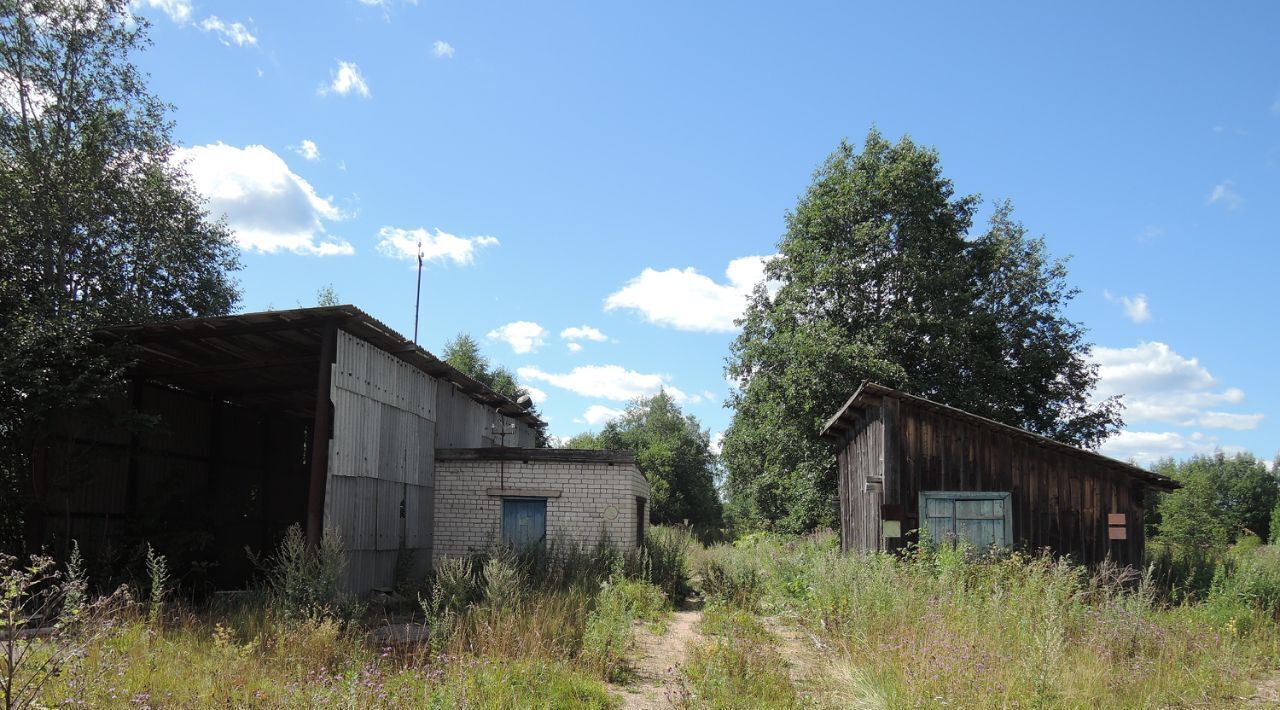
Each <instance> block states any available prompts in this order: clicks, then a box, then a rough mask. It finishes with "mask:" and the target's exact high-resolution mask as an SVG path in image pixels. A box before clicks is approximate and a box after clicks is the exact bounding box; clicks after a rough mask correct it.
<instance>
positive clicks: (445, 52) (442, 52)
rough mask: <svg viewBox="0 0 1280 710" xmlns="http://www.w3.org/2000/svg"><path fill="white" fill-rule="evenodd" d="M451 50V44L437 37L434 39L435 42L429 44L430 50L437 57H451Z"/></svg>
mask: <svg viewBox="0 0 1280 710" xmlns="http://www.w3.org/2000/svg"><path fill="white" fill-rule="evenodd" d="M453 51H454V50H453V45H451V44H449V43H448V42H445V41H444V40H439V39H438V40H436V43H435V44H434V45H432V46H431V52H432V53H433V54H435V55H436V57H437V58H439V59H453Z"/></svg>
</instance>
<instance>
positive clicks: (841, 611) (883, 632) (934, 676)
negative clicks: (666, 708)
mask: <svg viewBox="0 0 1280 710" xmlns="http://www.w3.org/2000/svg"><path fill="white" fill-rule="evenodd" d="M707 555H708V556H710V557H711V558H712V559H710V560H705V561H704V562H703V563H702V568H703V569H713V570H716V569H718V570H721V572H716V573H713V574H712V575H711V576H709V577H704V579H703V585H704V586H705V587H707V591H708V594H710V595H713V596H715V597H717V598H719V599H722V600H724V601H725V602H726V603H735V604H737V605H738V606H740V607H744V608H748V609H749V608H753V607H759V608H760V609H762V610H763V611H765V612H767V613H782V614H786V615H789V616H791V617H793V618H794V619H795V620H796V622H797V623H801V624H804V625H806V626H807V627H808V628H809V630H810V631H811V632H813V633H815V634H816V635H818V636H819V637H820V638H821V639H822V640H823V641H824V642H825V643H826V644H828V645H829V646H830V647H831V648H832V649H833V650H834V651H835V652H836V654H837V655H838V659H839V662H840V663H841V664H843V666H844V668H843V670H842V672H840V673H838V674H837V675H839V676H840V680H841V682H842V683H843V684H844V686H845V687H844V688H842V693H841V694H842V695H843V696H844V697H845V698H846V700H847V701H848V702H849V703H850V704H854V705H861V706H872V707H875V706H885V707H900V706H915V705H938V704H942V703H946V704H948V705H953V706H961V707H990V706H1011V705H1019V706H1028V705H1031V706H1039V707H1084V706H1091V705H1092V706H1107V707H1151V706H1157V707H1159V706H1170V705H1173V706H1184V705H1196V704H1210V705H1214V704H1223V703H1228V702H1230V701H1231V700H1232V699H1235V698H1238V697H1241V696H1248V695H1249V694H1250V693H1251V692H1252V688H1251V681H1252V679H1253V678H1255V677H1256V676H1257V675H1258V674H1259V673H1261V672H1263V671H1265V670H1267V669H1270V668H1274V667H1275V664H1276V663H1277V661H1278V660H1280V635H1278V634H1277V630H1276V625H1275V623H1274V617H1273V610H1274V608H1275V607H1274V605H1273V603H1272V602H1271V601H1270V600H1271V590H1272V589H1273V588H1275V587H1273V580H1276V579H1280V554H1278V553H1277V551H1276V550H1274V549H1271V548H1260V549H1257V550H1253V551H1251V552H1248V553H1243V552H1242V553H1240V555H1241V557H1240V559H1237V560H1235V561H1234V562H1233V563H1232V566H1231V567H1230V569H1228V568H1227V567H1226V566H1223V567H1221V570H1220V572H1219V574H1218V578H1217V581H1216V582H1214V583H1213V584H1212V585H1211V587H1212V589H1211V591H1210V592H1209V593H1207V595H1206V596H1205V598H1204V599H1203V601H1200V602H1198V603H1191V602H1186V603H1180V604H1169V603H1166V601H1164V600H1166V599H1167V598H1168V595H1167V594H1164V593H1162V591H1161V590H1160V589H1158V587H1157V585H1156V583H1155V582H1156V580H1155V578H1154V575H1153V574H1152V573H1150V572H1148V573H1147V574H1145V575H1143V574H1138V573H1135V572H1133V571H1132V570H1129V571H1122V570H1116V569H1114V568H1104V569H1101V570H1098V571H1097V572H1096V573H1094V574H1090V573H1088V572H1087V571H1086V570H1084V569H1083V568H1081V567H1079V566H1076V565H1072V564H1069V563H1067V562H1060V561H1054V560H1052V559H1049V558H1047V557H1028V556H1025V555H1018V554H1013V555H1008V556H1003V557H998V558H985V559H974V558H973V556H972V555H970V554H966V553H964V552H963V551H961V552H957V551H952V550H945V549H944V550H941V551H938V552H936V553H928V554H926V553H921V554H917V555H915V556H913V557H910V558H906V559H900V558H896V557H892V556H887V555H871V556H859V555H840V554H839V553H838V552H836V551H835V548H834V541H833V538H832V536H831V535H830V534H820V535H815V536H811V537H809V538H805V539H785V538H779V537H775V536H768V535H759V536H752V537H751V538H747V539H743V540H740V541H739V542H738V543H737V544H735V545H733V546H718V547H715V548H711V549H709V550H708V551H707ZM753 579H755V580H759V584H758V585H757V586H758V589H757V591H753V592H751V593H743V592H742V591H740V590H742V589H747V588H754V587H752V584H754V583H752V584H747V583H746V582H744V581H743V580H753ZM709 580H712V582H711V584H710V585H708V581H709ZM735 580H736V581H735ZM1278 586H1280V585H1278Z"/></svg>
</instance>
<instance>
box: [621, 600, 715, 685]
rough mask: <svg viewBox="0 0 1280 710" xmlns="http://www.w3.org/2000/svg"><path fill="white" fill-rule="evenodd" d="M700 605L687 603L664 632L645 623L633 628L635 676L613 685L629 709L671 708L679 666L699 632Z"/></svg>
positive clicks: (673, 616) (682, 663) (678, 676)
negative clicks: (659, 632)
mask: <svg viewBox="0 0 1280 710" xmlns="http://www.w3.org/2000/svg"><path fill="white" fill-rule="evenodd" d="M701 623H702V608H701V604H700V603H698V604H691V603H686V604H685V608H684V609H682V610H680V611H677V612H675V614H673V615H672V617H671V619H670V621H669V622H668V623H667V631H666V633H664V634H661V635H659V634H655V633H654V632H653V631H652V630H651V629H650V628H649V626H648V625H647V624H640V625H639V626H637V628H636V656H637V657H636V662H635V666H634V670H635V679H634V681H633V682H632V683H629V684H628V685H626V686H614V690H615V691H617V692H618V694H619V695H620V696H621V697H622V707H624V708H628V709H629V710H653V709H654V708H670V707H672V706H673V704H674V703H673V699H674V698H676V697H678V696H679V694H680V689H681V670H680V669H681V668H682V667H683V666H684V663H685V661H686V660H687V659H688V656H689V649H690V648H691V647H692V646H693V645H694V644H695V643H697V642H698V641H699V640H700V639H701V638H702V634H701V632H700V631H699V630H698V627H699V625H700V624H701Z"/></svg>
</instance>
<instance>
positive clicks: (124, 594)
mask: <svg viewBox="0 0 1280 710" xmlns="http://www.w3.org/2000/svg"><path fill="white" fill-rule="evenodd" d="M127 601H128V590H127V589H126V588H124V587H121V588H120V589H118V590H116V593H115V594H112V595H111V596H107V597H101V598H99V599H97V600H95V601H93V602H89V601H87V596H86V587H85V582H84V571H83V562H82V561H81V559H80V553H79V546H78V545H74V546H73V547H72V557H71V561H70V563H69V565H68V569H67V572H66V574H65V575H64V574H63V573H61V572H59V571H58V568H57V566H56V565H55V564H54V561H53V558H51V557H47V556H43V555H33V556H32V557H31V558H30V560H29V562H28V563H27V564H25V565H22V564H19V563H18V559H17V558H16V557H12V556H10V555H3V554H0V696H2V697H3V699H4V706H5V707H6V708H15V707H27V706H31V705H36V704H37V700H38V698H39V696H40V694H41V692H42V690H43V689H44V687H45V686H46V685H47V684H48V683H49V682H50V681H51V680H53V679H54V678H56V677H57V676H59V675H61V674H62V673H63V672H64V671H65V670H66V669H67V668H68V667H70V666H74V664H75V663H76V662H77V661H78V660H79V659H80V658H82V657H83V656H84V654H85V651H86V649H88V648H89V647H90V646H92V645H93V644H94V643H95V642H96V641H97V640H98V639H100V638H101V637H102V635H103V634H104V633H105V630H106V625H105V624H103V623H101V620H102V618H103V617H105V616H106V615H107V614H109V613H110V612H111V611H112V610H113V609H115V608H116V607H117V606H118V605H120V604H121V603H126V602H127Z"/></svg>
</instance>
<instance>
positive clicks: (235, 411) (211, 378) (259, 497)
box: [28, 306, 648, 593]
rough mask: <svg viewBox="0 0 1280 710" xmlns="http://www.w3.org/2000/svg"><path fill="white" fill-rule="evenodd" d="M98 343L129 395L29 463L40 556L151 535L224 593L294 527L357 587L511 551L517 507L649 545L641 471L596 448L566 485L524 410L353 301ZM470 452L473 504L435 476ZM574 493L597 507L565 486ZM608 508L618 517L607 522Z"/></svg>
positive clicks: (156, 328) (527, 533) (52, 440)
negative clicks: (120, 364) (109, 346)
mask: <svg viewBox="0 0 1280 710" xmlns="http://www.w3.org/2000/svg"><path fill="white" fill-rule="evenodd" d="M100 337H101V338H102V339H103V340H105V341H107V342H112V343H117V344H119V345H121V346H122V347H125V348H127V349H128V352H129V354H130V357H131V358H133V359H134V360H135V366H134V368H133V370H132V373H131V377H130V382H129V391H128V395H127V397H124V398H120V399H114V400H110V401H104V402H102V403H101V406H99V407H97V408H93V409H92V410H89V409H87V410H85V411H80V412H75V413H71V414H70V415H68V416H66V417H65V418H64V419H63V420H62V421H59V422H57V423H56V424H55V426H54V427H53V429H52V431H50V432H49V436H48V437H47V439H46V445H45V446H43V447H41V448H40V450H38V451H37V456H36V457H35V459H36V460H35V462H34V468H35V470H34V471H33V485H34V488H35V490H34V493H35V497H36V499H37V501H38V506H39V510H38V511H35V514H33V515H28V520H29V524H30V529H29V530H28V540H29V543H30V544H32V546H33V548H37V547H50V548H52V549H53V550H55V551H65V547H66V545H68V544H69V541H71V540H77V541H79V542H80V544H81V545H82V546H83V547H85V548H86V551H87V553H88V554H87V556H88V557H89V558H90V559H98V558H104V559H107V558H114V559H115V562H114V563H115V564H119V563H120V562H121V560H120V559H119V558H120V557H121V555H122V553H123V554H125V555H127V554H130V553H128V552H127V551H128V550H134V551H136V550H137V549H138V547H139V546H140V545H143V544H144V543H152V544H154V546H155V547H156V549H157V550H159V551H160V552H161V553H162V554H166V555H168V556H169V558H170V560H171V562H172V563H173V564H175V566H176V568H175V573H176V574H178V575H179V576H181V577H183V578H184V580H186V581H188V582H192V583H193V584H196V585H201V584H203V585H207V586H209V587H218V588H229V587H231V588H233V587H238V586H240V585H242V584H244V583H245V581H246V580H247V579H248V578H249V577H250V575H251V574H252V568H251V565H250V561H249V559H248V558H247V556H246V554H245V548H250V549H254V550H258V551H263V550H269V549H271V548H272V547H274V546H275V544H276V543H277V542H278V541H279V540H280V537H281V535H282V534H283V532H284V530H285V529H286V528H287V527H288V526H290V525H294V524H297V525H301V526H302V527H303V528H304V529H305V530H306V534H307V537H308V539H309V541H310V542H311V543H313V544H314V543H316V542H318V540H319V539H320V537H321V534H322V531H323V530H324V529H325V528H332V529H336V530H338V531H339V532H340V533H341V535H342V539H343V543H344V546H345V548H346V550H347V558H348V559H347V570H346V576H345V580H344V583H345V586H346V587H347V589H348V590H350V591H354V592H357V593H363V592H364V591H366V590H368V589H370V588H373V587H385V586H390V585H391V584H392V583H393V581H394V579H395V575H396V573H397V570H398V569H399V570H402V571H403V570H405V569H408V570H410V571H411V572H412V573H413V574H414V575H422V574H425V572H426V567H427V566H428V565H429V564H430V563H431V561H432V559H433V558H435V557H438V554H437V549H436V545H435V544H434V540H435V539H436V538H437V537H440V538H442V539H445V540H446V541H449V542H453V541H455V540H457V539H459V538H462V537H465V538H466V539H468V540H471V539H474V540H477V541H479V540H484V541H485V542H494V543H497V542H499V541H501V540H511V539H512V537H513V533H512V531H508V530H506V529H505V528H504V527H503V526H502V524H501V516H502V515H503V514H504V513H505V512H506V510H507V508H511V509H518V510H520V511H525V512H526V513H527V512H528V511H535V512H537V511H545V512H543V513H542V515H541V517H530V516H529V515H526V516H525V518H521V519H520V521H522V523H523V527H522V530H521V534H522V535H523V536H524V537H526V538H530V537H531V538H537V537H538V536H539V534H540V532H541V533H542V534H545V532H546V531H547V530H550V531H552V532H553V533H554V532H555V531H556V530H560V529H564V528H565V526H566V525H567V524H568V521H570V520H571V521H572V525H573V529H574V530H578V531H582V530H585V532H584V533H583V534H582V535H579V537H583V538H590V537H591V536H592V535H603V534H604V532H603V531H604V530H605V528H606V523H607V524H608V525H612V526H624V525H625V524H628V523H629V524H630V527H622V528H620V529H625V530H627V531H630V535H629V536H627V537H625V538H623V537H621V536H616V535H615V536H614V537H613V539H614V540H615V541H618V542H628V543H630V544H636V542H638V539H639V538H638V536H637V535H636V534H635V533H634V530H635V528H636V523H635V522H633V521H634V520H635V518H636V516H637V512H636V500H637V499H638V498H644V499H646V500H647V498H648V486H647V484H645V483H644V478H643V475H642V474H640V473H639V469H638V468H637V467H636V466H635V463H634V460H633V459H631V458H630V457H629V456H626V455H623V454H620V453H619V454H616V455H614V454H611V453H610V452H600V453H601V461H599V462H596V463H597V464H598V465H597V466H596V467H595V468H592V469H590V470H586V469H584V468H583V467H582V466H581V465H578V464H577V463H576V462H574V463H573V466H576V468H573V467H572V466H571V467H570V468H571V470H570V471H568V473H572V474H574V475H575V476H577V478H576V479H575V480H574V481H571V480H570V479H571V478H572V477H571V476H568V473H567V472H566V462H565V461H563V460H558V459H556V458H555V457H554V456H551V455H548V454H544V453H539V452H542V451H544V450H540V449H535V448H534V446H535V441H536V429H537V428H538V427H541V426H543V423H542V422H541V421H540V420H539V419H538V418H537V417H536V416H534V415H533V414H532V413H531V412H530V411H528V410H527V409H526V408H525V407H523V406H520V405H519V404H517V403H516V402H513V401H511V400H510V399H508V398H507V397H505V396H503V395H501V394H498V393H497V392H494V391H493V390H492V389H490V388H489V387H487V386H485V385H484V384H482V383H480V382H478V381H476V380H474V379H472V378H471V377H468V376H467V375H465V374H463V373H462V372H459V371H458V370H456V369H455V368H453V367H451V366H450V365H449V364H448V363H445V362H443V361H441V360H440V359H438V358H436V357H435V356H433V355H432V354H431V353H429V352H427V351H426V350H424V349H422V348H421V347H419V346H417V345H416V344H414V343H412V342H410V341H408V340H407V339H405V338H404V337H403V336H401V335H400V334H398V333H396V332H395V331H394V330H392V329H391V328H389V327H387V326H386V325H384V324H383V323H381V322H379V321H378V320H377V319H375V318H373V317H372V316H370V315H369V314H367V313H365V312H364V311H362V310H360V309H358V308H355V307H353V306H332V307H322V308H304V309H296V310H288V311H271V312H266V313H247V314H239V315H232V316H223V317H215V318H193V319H188V320H182V321H174V322H168V323H148V324H141V325H134V326H125V327H119V328H112V329H109V330H106V331H104V332H102V333H100ZM443 452H449V453H450V455H449V457H448V461H446V462H445V463H443V464H441V463H440V461H441V460H442V453H443ZM521 452H529V453H527V454H526V453H521ZM464 455H465V456H467V457H469V460H470V461H472V462H477V463H475V464H473V465H474V466H478V467H479V468H480V469H481V470H483V471H485V472H487V471H489V470H490V469H492V470H493V471H495V472H496V473H495V474H494V475H495V476H496V477H498V481H497V482H495V483H493V484H489V485H486V486H483V487H481V489H479V490H471V489H467V491H466V493H465V495H463V494H460V493H459V486H458V485H457V483H456V482H454V481H452V480H446V481H443V482H442V481H441V480H440V477H439V475H438V470H439V469H441V468H444V469H448V470H453V469H456V468H458V467H457V465H456V464H455V463H454V460H456V459H457V458H459V457H460V456H464ZM569 456H570V454H569V453H568V452H566V453H563V454H561V459H563V458H564V457H569ZM513 457H514V459H516V460H515V462H508V459H511V458H513ZM487 462H491V463H487ZM451 467H452V468H451ZM508 469H510V471H511V473H512V474H513V475H510V476H505V477H504V476H502V474H503V473H504V472H507V471H508ZM517 470H518V475H514V474H515V473H516V472H517ZM466 473H467V474H468V476H471V474H472V471H470V470H468V471H467V472H466ZM453 475H458V474H457V473H455V474H453ZM636 477H638V481H637V480H635V479H636ZM473 478H476V480H479V478H480V477H479V476H473ZM614 479H616V481H615V480H614ZM469 480H470V479H469ZM512 481H516V482H518V484H519V485H518V486H512V485H509V484H510V483H511V482H512ZM606 481H607V482H608V484H609V485H611V486H614V484H615V483H616V486H614V487H616V488H618V489H619V490H622V489H623V488H625V490H626V493H627V495H626V496H625V500H624V501H622V502H621V503H617V502H614V501H610V502H608V503H605V502H602V500H600V496H599V495H598V491H600V490H602V486H603V485H604V482H606ZM570 483H572V484H573V485H572V486H570V485H569V484H570ZM553 484H554V485H553ZM568 487H573V488H581V489H582V490H583V491H587V490H590V491H591V492H592V497H590V498H588V497H582V498H578V497H574V496H572V495H568V494H562V493H561V489H563V488H568ZM440 488H444V489H445V491H446V494H445V504H444V506H443V507H444V509H445V511H446V512H447V513H448V515H447V523H446V524H445V525H444V527H443V529H442V527H441V521H439V520H437V516H436V508H437V505H436V502H437V497H438V489H440ZM633 490H634V493H633ZM468 496H469V497H468ZM548 499H549V500H550V501H551V502H550V503H548V502H547V501H548ZM508 500H510V501H514V502H510V503H508V502H507V501H508ZM567 501H572V502H573V504H572V505H571V506H566V505H565V502H567ZM611 504H612V505H614V506H615V508H618V510H616V511H613V517H614V518H615V519H620V520H608V521H606V520H605V519H604V516H606V515H607V514H608V513H609V511H607V510H605V509H606V508H607V507H608V505H611ZM624 504H625V505H624ZM539 506H541V507H539ZM491 509H492V510H496V511H497V512H496V514H495V513H492V510H491ZM645 510H647V509H643V508H642V509H641V512H640V513H639V514H640V515H643V514H644V511H645ZM472 513H474V514H472ZM526 518H527V519H526ZM629 521H632V522H629ZM495 522H496V523H497V524H495ZM531 526H533V527H531ZM537 526H541V528H538V529H534V528H536V527H537ZM587 541H588V542H589V541H590V540H587ZM481 546H482V545H480V544H479V543H477V544H476V548H479V547H481ZM133 554H136V552H135V553H133ZM199 576H204V577H205V579H203V580H200V579H195V577H199Z"/></svg>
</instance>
